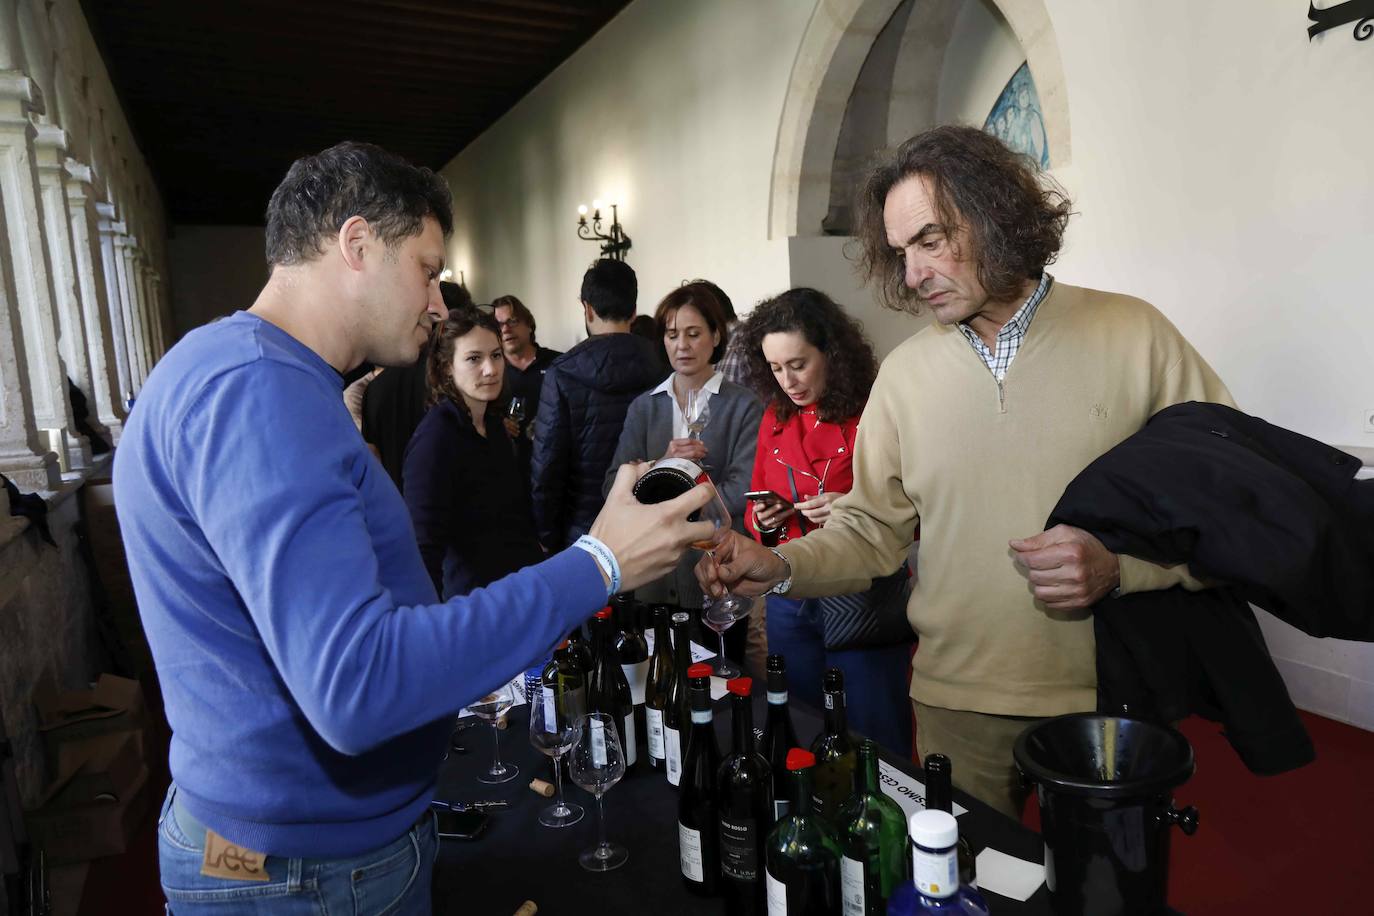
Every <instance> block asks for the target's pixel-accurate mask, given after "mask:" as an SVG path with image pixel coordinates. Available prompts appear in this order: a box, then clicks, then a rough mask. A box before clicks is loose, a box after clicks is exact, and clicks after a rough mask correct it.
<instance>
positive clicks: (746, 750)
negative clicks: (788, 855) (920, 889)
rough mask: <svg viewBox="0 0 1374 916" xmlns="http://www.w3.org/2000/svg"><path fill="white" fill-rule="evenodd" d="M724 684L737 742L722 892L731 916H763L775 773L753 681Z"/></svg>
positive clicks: (721, 783) (720, 791)
mask: <svg viewBox="0 0 1374 916" xmlns="http://www.w3.org/2000/svg"><path fill="white" fill-rule="evenodd" d="M725 686H726V689H727V690H729V691H730V718H731V723H730V724H731V727H732V730H733V733H734V741H733V743H732V745H731V749H730V756H729V757H726V758H725V761H724V762H723V763H722V764H721V765H720V772H719V773H718V774H717V777H716V809H717V811H718V813H719V823H720V877H721V894H722V896H724V897H725V912H726V913H727V914H728V916H764V914H766V913H767V912H768V903H767V900H766V899H765V896H764V888H763V874H762V872H763V846H764V841H765V840H766V839H767V837H768V831H769V829H771V828H772V826H773V820H774V818H773V774H772V772H771V771H770V768H769V766H768V761H767V760H765V759H764V758H763V755H762V754H760V753H759V752H758V751H757V750H756V749H755V747H754V701H753V698H752V697H751V696H750V694H751V693H752V691H753V687H754V682H753V681H752V680H751V679H750V678H747V677H739V678H735V679H734V680H732V681H730V682H729V683H727V684H726V685H725ZM903 851H904V850H900V849H899V851H898V855H899V857H900V855H901V853H902V852H903Z"/></svg>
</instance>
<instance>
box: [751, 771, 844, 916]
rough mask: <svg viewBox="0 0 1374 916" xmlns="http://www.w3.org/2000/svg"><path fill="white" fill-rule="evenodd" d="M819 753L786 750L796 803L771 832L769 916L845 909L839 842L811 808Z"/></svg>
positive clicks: (818, 915) (815, 915)
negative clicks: (813, 777)
mask: <svg viewBox="0 0 1374 916" xmlns="http://www.w3.org/2000/svg"><path fill="white" fill-rule="evenodd" d="M815 764H816V755H815V754H812V753H811V752H810V751H804V750H802V749H801V748H799V747H794V748H792V750H790V751H788V753H787V769H788V779H789V782H790V790H791V793H790V794H791V796H792V807H791V808H790V809H789V810H788V812H787V814H785V815H783V817H782V819H781V820H779V821H778V822H777V824H775V825H774V826H773V830H772V832H771V833H769V834H768V844H767V847H766V852H765V855H764V858H765V862H766V864H767V873H766V875H765V878H764V880H765V883H766V893H767V895H768V916H833V914H835V913H838V912H840V846H839V843H838V842H836V840H835V834H834V833H833V832H832V831H831V829H830V825H829V824H828V823H826V822H825V820H824V819H823V818H820V817H817V816H816V814H815V812H814V811H813V810H812V807H811V804H812V801H811V800H812V795H813V792H812V786H811V770H812V768H813V767H814V766H815Z"/></svg>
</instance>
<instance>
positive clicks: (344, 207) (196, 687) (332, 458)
mask: <svg viewBox="0 0 1374 916" xmlns="http://www.w3.org/2000/svg"><path fill="white" fill-rule="evenodd" d="M451 225H452V217H451V215H450V199H449V193H448V190H447V188H446V187H445V186H444V184H443V183H442V181H441V180H440V179H439V178H437V177H436V176H435V175H434V174H433V173H432V172H430V171H429V170H427V169H419V168H416V167H413V166H411V165H409V164H407V163H406V162H404V161H403V160H401V159H399V158H397V157H395V156H392V155H391V154H389V153H386V152H385V151H383V150H381V149H378V148H377V147H373V146H368V145H364V144H356V143H343V144H340V145H338V146H335V147H333V148H331V149H328V150H325V151H324V152H322V153H320V154H318V155H316V156H310V157H306V158H304V159H301V160H299V161H297V162H296V163H295V164H294V165H293V166H292V167H291V169H290V171H289V172H288V173H287V176H286V178H285V179H284V181H283V182H282V184H281V186H280V187H278V188H277V190H276V192H275V193H274V194H273V196H272V200H271V203H270V204H269V207H268V213H267V261H268V264H269V266H270V268H271V273H270V275H269V277H268V281H267V285H266V286H265V287H264V289H263V290H262V292H261V294H260V295H259V296H258V299H257V301H256V302H255V303H254V304H253V306H252V308H250V309H249V310H248V311H247V312H239V313H237V314H235V315H233V316H231V317H229V318H225V319H223V320H221V321H217V322H214V323H212V324H209V325H207V326H205V327H202V328H199V329H197V330H195V331H193V332H191V333H190V334H188V335H186V337H185V338H184V339H183V340H182V341H181V342H180V343H178V344H177V345H176V346H175V347H173V348H172V349H171V350H170V351H169V352H168V353H167V354H166V356H164V357H163V359H162V360H161V362H160V363H159V364H158V366H157V368H156V369H155V370H154V371H153V372H152V374H151V375H150V376H149V378H148V381H147V384H146V385H145V386H144V388H143V390H142V391H141V392H140V394H139V398H138V407H137V409H136V410H135V411H134V412H133V413H132V415H131V416H130V418H129V422H128V424H127V426H126V427H125V434H124V438H123V440H122V441H121V443H120V447H119V451H118V456H117V458H116V461H115V498H116V504H117V507H118V510H119V521H120V526H121V528H122V530H123V535H124V540H125V545H126V549H127V552H128V558H129V567H130V572H131V574H132V577H133V582H134V588H135V591H136V593H137V597H138V603H139V608H140V611H141V613H142V616H143V623H144V628H145V630H146V632H147V635H148V641H149V643H150V644H151V646H152V650H153V655H154V658H155V659H156V663H157V670H158V674H159V677H160V679H161V683H162V690H163V694H164V698H165V702H166V710H167V718H168V721H169V722H170V724H171V726H172V730H173V738H172V746H171V770H172V777H173V785H172V788H171V789H170V790H169V792H168V795H167V801H166V803H165V805H164V808H163V817H162V819H161V828H160V834H159V852H160V859H161V872H162V883H163V888H164V890H165V892H166V894H167V898H168V900H169V901H170V903H171V906H172V909H173V911H175V912H176V913H179V914H180V913H187V912H199V911H201V910H202V909H205V910H207V911H213V912H215V913H226V912H304V911H305V910H304V909H301V907H306V908H308V909H309V911H310V912H326V911H327V912H343V911H347V912H354V905H355V904H354V901H355V900H356V901H361V902H362V908H361V909H360V910H359V911H360V912H362V911H365V912H381V911H386V912H393V911H394V912H401V913H427V912H428V911H429V883H430V882H429V879H430V868H431V863H432V861H433V858H434V850H435V842H436V838H435V834H434V826H433V823H432V818H431V817H430V815H429V803H430V800H431V798H432V796H433V792H434V785H435V777H436V773H437V769H438V766H439V762H440V760H441V759H442V756H443V752H444V745H445V742H446V740H447V738H448V734H449V730H450V727H451V724H452V717H453V715H454V714H455V713H456V712H457V710H458V709H459V708H461V707H462V706H464V705H465V704H466V703H468V702H469V701H471V700H473V699H475V698H477V697H479V696H481V695H482V694H484V693H486V692H488V691H490V690H491V689H493V688H495V687H497V686H499V685H500V684H502V683H504V682H506V681H507V680H508V679H510V678H511V677H512V676H513V675H514V674H516V673H517V672H519V671H521V670H522V669H524V668H526V667H528V666H529V665H531V664H533V663H535V662H536V661H537V660H538V659H539V658H540V657H541V656H542V654H543V653H545V652H547V651H548V650H549V648H550V647H551V646H553V644H554V643H555V642H556V641H557V640H558V639H560V638H561V637H562V636H563V635H564V634H566V633H567V632H568V630H569V629H571V628H572V627H573V626H574V625H576V624H577V623H579V622H580V621H582V620H584V619H586V618H587V617H588V616H589V615H591V614H592V613H593V612H594V611H595V610H596V609H597V608H599V607H601V606H602V605H603V604H604V603H605V601H606V599H607V597H608V595H609V594H610V593H611V592H613V591H618V590H621V589H630V588H634V587H636V586H637V585H640V584H642V583H645V582H649V581H652V580H653V579H655V578H657V577H659V576H661V575H663V574H665V573H666V572H668V571H669V570H671V569H673V568H674V567H675V566H676V563H677V558H678V556H679V555H680V554H681V552H682V550H683V549H684V548H685V547H686V545H687V544H689V543H690V542H691V541H693V540H698V539H701V538H704V537H707V536H709V530H708V529H709V525H708V524H707V523H704V522H697V523H688V522H687V521H686V520H685V519H686V517H687V516H688V515H689V514H690V513H691V512H692V511H693V510H694V509H695V508H697V507H699V506H700V505H702V504H704V503H705V501H706V498H707V495H708V494H707V493H706V492H705V491H704V488H698V489H697V490H696V491H693V492H692V493H689V494H686V495H685V496H683V497H681V498H680V499H678V500H675V501H674V502H671V503H665V504H661V505H658V506H641V505H639V504H638V503H637V502H635V500H634V498H633V496H632V494H631V492H630V490H631V486H632V485H633V482H634V479H635V477H636V472H635V470H634V469H632V468H630V467H628V466H627V467H626V468H625V469H624V471H623V472H622V474H621V477H620V479H619V480H618V481H617V485H616V489H615V491H614V492H613V493H612V494H611V497H610V499H608V500H607V503H606V508H605V510H604V511H603V512H602V513H601V515H600V516H599V517H598V518H597V519H596V522H595V523H594V524H593V525H592V527H591V531H590V534H589V535H588V536H587V537H585V538H583V539H582V540H581V541H579V542H578V543H577V544H575V545H573V546H572V547H570V548H569V549H567V550H565V551H563V552H561V553H558V554H556V555H554V556H551V557H550V558H549V559H548V560H546V561H545V562H543V563H541V564H539V565H537V566H533V567H530V568H527V569H525V570H523V571H521V572H520V573H517V574H516V575H513V576H510V577H508V578H506V579H503V580H501V581H500V582H497V583H495V584H493V585H492V586H490V587H489V588H486V589H482V590H479V591H477V592H474V593H472V594H470V595H468V596H466V597H462V598H456V599H454V600H452V601H449V602H447V603H442V604H441V603H440V602H439V601H438V600H437V598H436V596H435V593H434V586H433V585H432V583H431V581H430V578H429V576H428V575H427V574H426V572H425V567H424V564H423V563H422V562H421V559H420V553H419V549H418V548H417V547H416V543H415V535H414V532H413V530H412V528H411V523H410V517H409V515H408V513H407V512H406V507H405V503H404V502H403V501H402V499H401V496H400V494H399V493H398V492H397V491H396V488H395V486H394V485H393V484H392V482H391V480H390V478H389V477H388V476H387V474H386V472H385V471H384V470H383V469H382V467H381V465H380V464H379V463H378V462H377V460H376V459H375V458H374V457H373V456H372V455H371V453H370V452H369V451H368V450H367V448H366V446H365V445H364V443H363V441H362V439H361V438H360V437H359V435H358V431H357V428H356V427H354V425H353V422H352V420H351V419H350V417H349V414H348V412H347V410H346V409H345V407H344V404H343V401H342V399H341V397H340V392H341V389H342V387H343V375H342V373H345V372H347V371H348V370H349V369H351V368H353V367H354V366H357V365H359V364H361V363H362V362H363V361H365V360H366V361H370V362H372V363H375V364H378V365H389V366H394V365H406V364H408V363H412V362H414V361H415V358H416V355H417V353H418V352H419V350H420V347H421V345H422V344H423V343H424V342H425V340H426V339H427V335H428V332H429V328H430V325H431V323H432V322H434V321H437V320H439V318H440V317H441V316H442V315H443V314H444V309H443V304H442V301H441V299H440V296H439V286H438V278H439V273H440V271H441V270H443V267H444V253H445V252H444V239H445V237H446V236H447V235H448V233H449V231H450V229H451Z"/></svg>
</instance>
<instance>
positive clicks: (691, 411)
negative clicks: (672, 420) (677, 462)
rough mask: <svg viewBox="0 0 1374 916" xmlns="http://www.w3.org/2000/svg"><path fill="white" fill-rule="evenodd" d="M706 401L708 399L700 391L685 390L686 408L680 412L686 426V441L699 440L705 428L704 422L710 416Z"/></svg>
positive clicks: (695, 389)
mask: <svg viewBox="0 0 1374 916" xmlns="http://www.w3.org/2000/svg"><path fill="white" fill-rule="evenodd" d="M708 401H710V398H709V397H707V396H706V392H705V391H703V390H702V389H700V388H688V389H687V407H686V409H685V410H683V411H682V419H683V422H685V423H686V424H687V438H688V439H700V438H701V431H702V430H704V429H705V428H706V420H707V418H708V417H709V415H710V411H709V409H708V407H707V402H708Z"/></svg>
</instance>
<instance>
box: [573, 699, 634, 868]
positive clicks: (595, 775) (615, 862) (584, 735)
mask: <svg viewBox="0 0 1374 916" xmlns="http://www.w3.org/2000/svg"><path fill="white" fill-rule="evenodd" d="M568 772H569V773H570V774H571V775H572V780H573V782H575V783H577V784H578V785H579V786H581V787H582V788H583V789H585V790H587V791H588V792H590V793H592V795H594V796H596V824H597V828H596V837H597V843H596V845H595V846H593V847H592V848H591V849H587V850H584V851H583V852H582V854H581V855H579V856H578V857H577V861H578V862H580V863H581V864H582V867H583V868H585V869H587V870H588V871H610V870H611V869H613V868H619V867H620V866H622V865H624V864H625V862H626V860H627V859H629V858H630V854H629V852H628V851H626V849H625V847H624V846H621V845H619V844H618V843H608V842H606V808H605V806H604V804H603V802H602V801H601V796H602V795H604V794H606V792H607V791H609V790H610V788H611V786H614V785H615V784H616V783H618V782H620V777H622V776H624V775H625V755H624V752H623V751H622V750H621V747H620V739H619V738H618V737H617V736H616V730H615V720H614V719H612V718H611V717H610V716H608V715H606V714H605V713H600V712H594V713H589V714H588V715H585V716H583V717H582V718H581V719H579V720H578V722H577V735H576V738H575V739H574V743H573V748H572V756H571V757H570V758H569V759H568Z"/></svg>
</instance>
